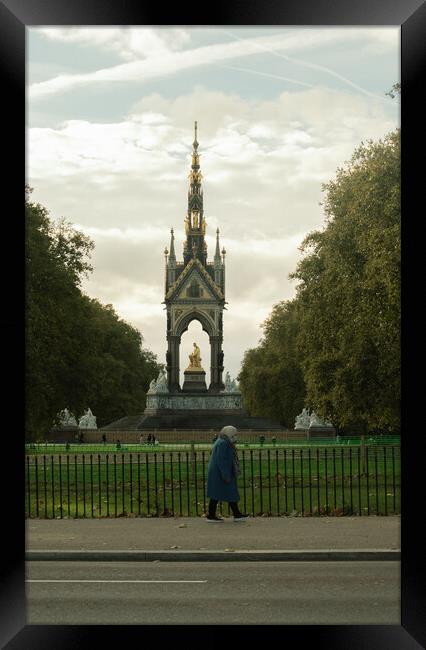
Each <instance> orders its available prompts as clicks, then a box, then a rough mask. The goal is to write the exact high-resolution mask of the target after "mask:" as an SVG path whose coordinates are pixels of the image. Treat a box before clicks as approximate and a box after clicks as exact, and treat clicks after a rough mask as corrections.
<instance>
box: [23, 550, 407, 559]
mask: <svg viewBox="0 0 426 650" xmlns="http://www.w3.org/2000/svg"><path fill="white" fill-rule="evenodd" d="M25 560H26V561H27V562H40V561H41V562H43V561H54V562H63V561H69V560H71V561H74V562H81V561H83V562H253V561H254V562H268V561H272V562H297V561H302V562H318V561H322V560H325V561H327V562H330V561H338V562H342V561H349V562H365V561H375V562H378V561H387V562H389V561H393V562H399V561H400V560H401V551H399V550H393V549H362V550H358V549H345V550H336V549H335V550H320V551H318V550H293V551H270V550H266V551H234V550H229V551H119V550H118V551H61V550H51V551H26V553H25Z"/></svg>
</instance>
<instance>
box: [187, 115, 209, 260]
mask: <svg viewBox="0 0 426 650" xmlns="http://www.w3.org/2000/svg"><path fill="white" fill-rule="evenodd" d="M201 180H202V174H201V171H200V156H199V153H198V140H197V122H195V123H194V142H193V143H192V164H191V171H190V173H189V190H188V211H187V214H186V216H185V232H186V243H185V245H184V262H185V264H186V263H188V261H189V260H190V259H191V257H192V256H195V257H198V259H199V260H200V261H201V262H202V263H203V264H206V262H207V250H206V245H205V241H204V235H205V232H206V222H205V219H204V209H203V190H202V187H201ZM194 249H195V255H194Z"/></svg>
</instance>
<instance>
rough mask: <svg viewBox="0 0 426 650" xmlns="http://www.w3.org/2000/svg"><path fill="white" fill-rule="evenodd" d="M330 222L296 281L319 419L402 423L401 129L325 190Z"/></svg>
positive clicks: (309, 243) (393, 427)
mask: <svg viewBox="0 0 426 650" xmlns="http://www.w3.org/2000/svg"><path fill="white" fill-rule="evenodd" d="M323 189H324V191H325V192H326V197H325V202H324V210H325V214H326V220H327V221H326V227H325V229H324V230H323V231H322V232H314V233H311V234H310V235H308V236H307V237H306V238H305V240H304V242H303V244H302V250H303V251H304V252H305V253H306V256H305V258H304V259H302V260H301V262H300V263H299V264H298V267H297V269H296V271H295V273H293V274H292V275H291V276H290V277H293V278H296V279H297V280H299V281H300V284H299V286H298V288H297V302H298V304H299V312H298V313H299V317H300V332H299V336H298V350H299V353H300V356H301V363H302V367H303V371H304V378H305V382H306V390H307V401H308V403H309V404H310V405H311V407H312V408H315V410H316V411H317V412H318V413H319V414H320V415H322V416H324V417H327V418H329V419H331V420H332V421H333V422H334V423H335V424H338V425H340V426H347V425H349V424H350V423H354V422H358V423H361V424H362V425H363V426H364V427H368V428H370V430H371V429H376V430H386V431H398V430H399V426H400V417H399V398H400V334H399V332H400V134H399V130H396V131H395V132H393V133H391V134H389V135H388V136H386V137H385V138H384V140H383V141H382V140H379V141H378V142H373V141H369V142H368V143H367V144H364V143H362V144H361V146H360V147H358V149H357V150H356V151H355V153H354V154H353V156H352V159H351V161H350V162H349V164H348V165H347V166H346V167H345V168H341V169H338V171H337V175H336V179H335V180H333V181H331V182H329V183H328V184H326V185H324V186H323Z"/></svg>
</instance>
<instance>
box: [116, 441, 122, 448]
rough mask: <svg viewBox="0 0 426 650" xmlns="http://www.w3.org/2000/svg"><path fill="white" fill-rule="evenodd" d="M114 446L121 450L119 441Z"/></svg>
mask: <svg viewBox="0 0 426 650" xmlns="http://www.w3.org/2000/svg"><path fill="white" fill-rule="evenodd" d="M115 446H116V447H117V449H121V442H120V441H119V440H117V442H116V445H115Z"/></svg>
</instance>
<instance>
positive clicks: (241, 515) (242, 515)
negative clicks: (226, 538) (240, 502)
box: [234, 512, 248, 521]
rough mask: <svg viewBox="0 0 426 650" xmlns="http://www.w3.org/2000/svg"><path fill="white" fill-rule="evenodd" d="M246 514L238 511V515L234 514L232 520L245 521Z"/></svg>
mask: <svg viewBox="0 0 426 650" xmlns="http://www.w3.org/2000/svg"><path fill="white" fill-rule="evenodd" d="M247 518H248V515H246V514H245V512H239V513H238V515H234V521H246V519H247Z"/></svg>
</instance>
